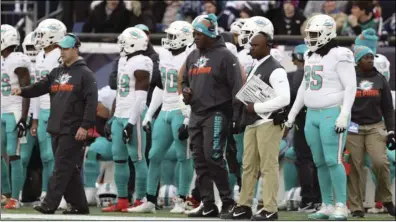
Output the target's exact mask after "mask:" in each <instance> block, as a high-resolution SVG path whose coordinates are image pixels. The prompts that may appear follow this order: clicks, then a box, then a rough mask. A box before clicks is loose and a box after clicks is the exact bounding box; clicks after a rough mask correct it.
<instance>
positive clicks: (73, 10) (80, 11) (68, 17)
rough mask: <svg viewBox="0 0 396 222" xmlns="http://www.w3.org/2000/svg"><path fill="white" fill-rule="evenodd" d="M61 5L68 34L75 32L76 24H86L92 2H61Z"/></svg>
mask: <svg viewBox="0 0 396 222" xmlns="http://www.w3.org/2000/svg"><path fill="white" fill-rule="evenodd" d="M42 2H44V1H42ZM61 4H62V9H63V13H62V14H63V15H62V22H63V23H64V24H65V25H66V28H67V31H68V32H72V31H73V26H74V24H75V23H77V22H85V21H86V20H87V19H88V17H89V12H90V5H91V2H90V1H61Z"/></svg>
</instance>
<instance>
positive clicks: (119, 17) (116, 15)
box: [83, 0, 137, 33]
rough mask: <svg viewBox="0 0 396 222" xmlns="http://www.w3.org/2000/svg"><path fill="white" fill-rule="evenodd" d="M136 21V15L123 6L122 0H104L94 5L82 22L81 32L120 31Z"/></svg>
mask: <svg viewBox="0 0 396 222" xmlns="http://www.w3.org/2000/svg"><path fill="white" fill-rule="evenodd" d="M131 20H134V21H135V23H137V16H136V15H134V14H133V13H131V12H130V11H128V10H127V9H126V8H125V4H124V1H122V0H104V1H102V2H101V3H99V4H98V5H96V6H95V7H94V9H93V10H92V12H91V14H90V16H89V18H88V20H87V21H86V23H85V24H84V27H83V32H95V33H121V32H122V31H124V29H126V28H128V27H129V26H130V25H131Z"/></svg>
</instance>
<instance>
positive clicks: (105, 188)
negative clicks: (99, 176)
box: [96, 183, 117, 207]
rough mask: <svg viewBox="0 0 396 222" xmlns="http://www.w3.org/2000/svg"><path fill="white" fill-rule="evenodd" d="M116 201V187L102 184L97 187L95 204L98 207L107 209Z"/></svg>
mask: <svg viewBox="0 0 396 222" xmlns="http://www.w3.org/2000/svg"><path fill="white" fill-rule="evenodd" d="M116 201H117V187H116V186H115V185H114V184H110V183H103V184H100V185H99V186H98V190H97V192H96V204H97V206H98V207H108V206H109V204H113V203H115V202H116Z"/></svg>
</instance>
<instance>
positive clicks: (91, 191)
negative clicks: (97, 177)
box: [84, 187, 96, 206]
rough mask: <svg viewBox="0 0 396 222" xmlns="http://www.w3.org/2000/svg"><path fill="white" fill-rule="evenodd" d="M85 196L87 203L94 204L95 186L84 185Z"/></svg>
mask: <svg viewBox="0 0 396 222" xmlns="http://www.w3.org/2000/svg"><path fill="white" fill-rule="evenodd" d="M84 190H85V196H86V197H87V202H88V205H92V206H94V205H96V198H95V197H96V188H95V187H85V188H84Z"/></svg>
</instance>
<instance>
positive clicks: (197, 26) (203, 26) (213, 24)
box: [192, 14, 217, 38]
mask: <svg viewBox="0 0 396 222" xmlns="http://www.w3.org/2000/svg"><path fill="white" fill-rule="evenodd" d="M192 25H193V27H194V30H195V31H198V32H202V33H203V34H204V35H206V36H208V37H210V38H216V36H217V17H216V15H214V14H209V15H206V16H202V17H201V18H200V19H199V20H198V21H196V22H194V24H192Z"/></svg>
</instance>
